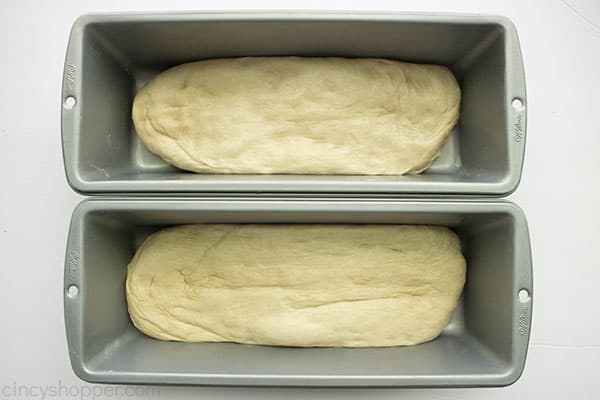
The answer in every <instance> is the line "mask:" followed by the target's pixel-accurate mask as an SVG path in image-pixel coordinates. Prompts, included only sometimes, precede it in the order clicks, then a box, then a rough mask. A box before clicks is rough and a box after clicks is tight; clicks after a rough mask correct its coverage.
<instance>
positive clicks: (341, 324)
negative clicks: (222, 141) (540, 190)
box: [126, 225, 466, 347]
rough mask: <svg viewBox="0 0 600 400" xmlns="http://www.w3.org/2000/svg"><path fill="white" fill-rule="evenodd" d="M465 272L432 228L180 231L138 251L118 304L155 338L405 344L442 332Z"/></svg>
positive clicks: (446, 236)
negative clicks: (124, 297)
mask: <svg viewBox="0 0 600 400" xmlns="http://www.w3.org/2000/svg"><path fill="white" fill-rule="evenodd" d="M465 268H466V267H465V260H464V258H463V256H462V254H461V246H460V240H459V239H458V237H457V236H456V234H454V233H453V232H452V231H451V230H449V229H447V228H443V227H429V226H407V225H184V226H178V227H174V228H168V229H164V230H162V231H159V232H157V233H155V234H153V235H151V236H150V237H149V238H147V239H146V241H145V242H144V243H143V245H142V246H141V247H140V248H139V250H138V251H137V253H136V254H135V256H134V258H133V260H132V261H131V263H130V264H129V269H128V275H127V284H126V286H127V302H128V306H129V314H130V315H131V319H132V321H133V323H134V324H135V326H137V327H138V328H139V329H140V330H141V331H143V332H144V333H146V334H147V335H149V336H152V337H155V338H158V339H164V340H179V341H188V342H239V343H253V344H264V345H280V346H344V347H367V346H397V345H411V344H416V343H422V342H426V341H428V340H432V339H434V338H435V337H437V336H438V335H439V334H440V333H441V331H442V329H443V328H444V326H445V325H446V324H447V322H448V320H449V318H450V316H451V314H452V311H453V310H454V308H455V307H456V304H457V301H458V298H459V296H460V293H461V290H462V287H463V284H464V282H465Z"/></svg>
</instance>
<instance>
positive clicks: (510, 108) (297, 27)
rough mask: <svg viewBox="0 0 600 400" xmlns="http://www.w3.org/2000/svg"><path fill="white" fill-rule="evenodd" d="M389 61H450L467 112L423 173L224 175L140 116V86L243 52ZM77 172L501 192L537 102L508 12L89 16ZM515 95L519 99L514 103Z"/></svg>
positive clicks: (179, 180) (74, 121)
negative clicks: (203, 169)
mask: <svg viewBox="0 0 600 400" xmlns="http://www.w3.org/2000/svg"><path fill="white" fill-rule="evenodd" d="M276 55H298V56H341V57H384V58H393V59H398V60H404V61H412V62H419V63H436V64H443V65H447V66H448V67H450V68H451V69H452V71H453V72H454V74H455V75H456V77H457V79H458V81H459V83H460V85H461V88H462V105H461V117H460V120H459V123H458V125H457V126H456V128H455V129H454V131H453V132H452V134H451V136H450V137H449V139H448V141H447V142H446V144H445V146H444V148H443V149H442V154H441V156H440V157H439V158H438V159H437V160H436V162H435V163H434V164H433V165H432V167H431V168H429V170H428V171H427V172H425V173H424V174H422V175H415V176H368V177H367V176H340V175H337V176H335V175H324V176H321V175H319V176H315V175H212V174H205V175H200V174H193V173H189V172H184V171H181V170H178V169H176V168H174V167H171V166H169V165H167V164H165V163H164V162H163V161H162V160H161V159H160V158H158V157H156V156H154V155H153V154H151V153H149V152H148V151H147V150H146V149H145V148H144V146H143V145H142V144H141V143H140V142H139V140H138V139H137V136H136V134H135V131H134V128H133V124H132V121H131V105H132V101H133V98H134V96H135V93H136V91H137V89H138V88H140V87H142V86H143V85H144V84H146V83H147V82H148V81H149V80H150V79H151V78H152V77H153V76H155V75H156V74H157V73H159V72H160V71H162V70H164V69H166V68H169V67H171V66H174V65H177V64H181V63H185V62H189V61H194V60H200V59H206V58H215V57H238V56H276ZM62 99H63V109H62V142H63V153H64V159H65V169H66V174H67V179H68V181H69V183H70V185H71V186H72V187H73V188H74V189H75V190H77V191H79V192H83V193H89V194H100V193H130V194H134V193H155V194H156V193H167V192H168V193H173V192H176V193H180V194H191V195H193V194H198V193H203V194H204V195H208V194H215V193H216V194H218V193H228V194H243V193H307V192H308V193H322V194H324V193H333V194H335V193H346V194H353V195H360V194H368V193H381V194H397V195H405V196H411V195H417V194H430V195H436V196H437V195H442V196H443V195H470V194H472V195H490V196H502V195H506V194H508V193H510V192H511V191H513V190H514V189H515V188H516V187H517V185H518V183H519V180H520V176H521V169H522V163H523V155H524V146H525V126H526V111H525V106H526V104H527V101H526V98H525V78H524V72H523V64H522V60H521V52H520V48H519V42H518V38H517V32H516V30H515V27H514V26H513V24H512V23H511V22H510V21H509V20H507V19H505V18H502V17H487V16H460V15H451V16H450V15H417V14H367V13H342V14H339V13H219V14H212V13H187V14H126V15H86V16H83V17H80V18H79V19H78V20H77V21H76V22H75V24H74V26H73V29H72V31H71V36H70V39H69V46H68V50H67V56H66V61H65V70H64V79H63V89H62ZM513 102H514V105H513Z"/></svg>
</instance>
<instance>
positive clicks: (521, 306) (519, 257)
mask: <svg viewBox="0 0 600 400" xmlns="http://www.w3.org/2000/svg"><path fill="white" fill-rule="evenodd" d="M511 206H512V207H513V209H514V213H513V216H514V217H515V235H514V246H515V253H514V257H515V258H514V265H515V273H514V282H513V288H514V293H513V321H514V324H515V327H514V329H513V341H512V343H513V351H512V353H513V366H514V367H513V369H512V371H511V376H510V377H509V379H508V381H507V382H506V383H507V384H511V383H514V382H515V381H516V380H517V379H519V377H520V376H521V374H522V373H523V369H524V367H525V360H526V358H527V349H528V346H529V338H530V334H531V320H532V311H533V270H532V256H531V243H530V239H529V229H528V227H527V220H526V218H525V214H524V212H523V211H522V210H521V209H520V208H519V207H518V206H516V205H515V204H511Z"/></svg>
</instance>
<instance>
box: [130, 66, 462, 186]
mask: <svg viewBox="0 0 600 400" xmlns="http://www.w3.org/2000/svg"><path fill="white" fill-rule="evenodd" d="M459 107H460V88H459V86H458V84H457V82H456V79H455V78H454V76H453V75H452V73H451V72H450V70H448V68H446V67H443V66H438V65H420V64H410V63H403V62H398V61H392V60H384V59H373V58H371V59H366V58H365V59H346V58H333V57H332V58H309V57H304V58H303V57H246V58H236V59H214V60H208V61H199V62H194V63H189V64H183V65H179V66H177V67H174V68H171V69H169V70H167V71H165V72H163V73H161V74H159V75H158V76H157V77H155V78H154V79H153V80H152V81H151V82H150V83H149V84H148V85H147V86H145V87H144V88H143V89H142V90H140V91H139V92H138V94H137V96H136V97H135V100H134V103H133V113H132V114H133V121H134V124H135V129H136V132H137V134H138V136H139V138H140V139H141V141H142V142H143V143H144V144H145V145H146V147H147V148H148V149H149V150H150V151H151V152H153V153H156V154H158V155H159V156H160V157H162V158H163V159H164V160H165V161H166V162H168V163H169V164H172V165H175V166H176V167H179V168H182V169H185V170H189V171H195V172H203V173H235V174H272V173H285V174H287V173H289V174H364V175H397V174H405V173H419V172H422V171H423V170H425V169H427V168H428V167H429V165H430V164H431V163H432V162H433V160H434V159H435V158H436V157H437V156H438V155H439V151H440V147H441V146H442V144H443V143H444V141H445V139H446V137H447V136H448V134H449V133H450V131H451V130H452V127H453V126H454V125H455V123H456V121H457V119H458V115H459Z"/></svg>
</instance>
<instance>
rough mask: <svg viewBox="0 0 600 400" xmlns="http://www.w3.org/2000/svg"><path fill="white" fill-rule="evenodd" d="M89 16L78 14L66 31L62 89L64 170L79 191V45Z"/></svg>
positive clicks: (80, 77)
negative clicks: (67, 42)
mask: <svg viewBox="0 0 600 400" xmlns="http://www.w3.org/2000/svg"><path fill="white" fill-rule="evenodd" d="M88 21H89V17H87V16H82V17H79V18H78V19H77V20H76V21H75V23H74V24H73V27H72V28H71V33H70V35H69V44H68V47H67V54H66V57H65V64H64V70H63V81H62V90H61V99H60V107H61V132H62V151H63V160H64V167H65V174H66V176H67V181H68V183H69V185H70V186H71V187H72V188H73V189H74V190H76V191H78V192H82V191H83V190H82V186H83V182H82V179H81V175H80V172H79V160H78V159H77V154H78V152H77V149H78V148H79V129H80V121H81V109H82V107H81V106H82V101H81V100H82V96H81V94H82V92H81V87H82V85H81V81H82V60H83V58H82V55H83V54H82V53H83V51H82V49H83V40H84V32H85V30H86V27H87V25H88Z"/></svg>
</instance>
